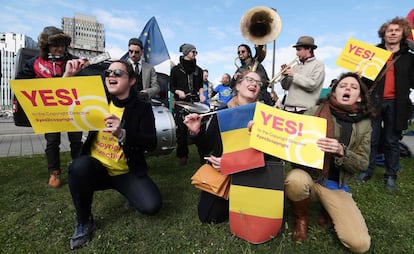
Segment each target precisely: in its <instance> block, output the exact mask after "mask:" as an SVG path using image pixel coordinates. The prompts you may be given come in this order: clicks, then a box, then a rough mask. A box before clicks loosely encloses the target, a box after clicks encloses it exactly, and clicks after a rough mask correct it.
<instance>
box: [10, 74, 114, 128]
mask: <svg viewBox="0 0 414 254" xmlns="http://www.w3.org/2000/svg"><path fill="white" fill-rule="evenodd" d="M10 86H11V88H12V89H13V92H14V94H15V95H16V98H17V100H18V101H19V103H20V105H21V106H22V107H23V110H24V111H25V113H26V115H27V117H28V119H29V121H30V123H31V125H32V127H33V130H34V132H35V133H37V134H40V133H50V132H68V131H89V130H102V129H104V128H105V121H104V118H105V116H107V115H108V114H109V106H108V101H107V99H106V95H105V90H104V87H103V84H102V79H101V77H100V76H86V77H85V76H83V77H68V78H37V79H19V80H10Z"/></svg>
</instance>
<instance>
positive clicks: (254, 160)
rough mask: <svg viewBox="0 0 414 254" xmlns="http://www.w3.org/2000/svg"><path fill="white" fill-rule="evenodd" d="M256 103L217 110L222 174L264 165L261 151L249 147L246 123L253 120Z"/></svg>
mask: <svg viewBox="0 0 414 254" xmlns="http://www.w3.org/2000/svg"><path fill="white" fill-rule="evenodd" d="M255 108H256V103H251V104H247V105H243V106H239V107H235V108H229V109H222V110H219V111H218V112H217V119H218V122H219V126H220V134H221V140H222V143H223V154H222V156H221V173H222V174H224V175H228V174H232V173H236V172H240V171H244V170H248V169H252V168H258V167H263V166H264V158H263V152H260V151H258V150H256V149H254V148H251V147H250V135H249V132H248V130H247V124H248V122H249V121H250V120H253V115H254V111H255Z"/></svg>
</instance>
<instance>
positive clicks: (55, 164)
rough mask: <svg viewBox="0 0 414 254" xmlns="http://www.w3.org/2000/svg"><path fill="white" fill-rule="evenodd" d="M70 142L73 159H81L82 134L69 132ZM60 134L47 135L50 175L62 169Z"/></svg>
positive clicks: (47, 157) (47, 156) (47, 158)
mask: <svg viewBox="0 0 414 254" xmlns="http://www.w3.org/2000/svg"><path fill="white" fill-rule="evenodd" d="M67 134H68V139H69V142H70V155H71V157H72V160H73V159H76V158H77V157H79V154H80V151H81V147H82V132H68V133H67ZM60 135H61V133H60V132H54V133H45V139H46V149H45V152H46V160H47V169H48V170H49V173H51V172H52V171H53V170H56V169H61V167H60V148H59V146H60Z"/></svg>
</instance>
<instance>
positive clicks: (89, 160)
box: [66, 61, 161, 249]
mask: <svg viewBox="0 0 414 254" xmlns="http://www.w3.org/2000/svg"><path fill="white" fill-rule="evenodd" d="M67 66H68V67H67V69H68V73H67V75H66V76H71V75H74V74H75V73H76V72H77V71H78V66H77V63H76V62H70V63H69V64H68V65H67ZM134 83H135V78H134V71H133V68H132V66H131V65H130V64H129V63H127V62H124V61H115V62H113V63H112V64H111V65H110V66H109V68H108V70H106V71H105V84H106V88H107V91H108V93H109V94H108V101H109V111H110V114H109V115H108V116H107V117H105V119H102V120H103V121H105V126H106V128H105V129H104V130H102V131H91V132H89V135H88V138H87V140H86V141H85V144H84V145H83V147H82V152H81V156H80V157H79V158H77V159H75V160H74V161H73V162H72V164H71V165H70V166H69V189H70V193H71V195H72V199H73V204H74V206H75V209H76V220H77V224H76V227H75V233H74V234H73V236H72V237H71V239H70V248H71V249H75V248H79V247H81V246H83V245H84V244H85V243H87V242H88V241H89V240H90V239H91V237H92V232H93V230H94V227H95V224H94V220H93V216H92V211H91V206H92V198H93V194H94V192H95V191H98V190H105V189H115V190H117V191H118V192H120V193H121V194H122V195H123V196H124V197H125V198H126V199H127V202H128V203H129V205H130V206H131V207H133V208H135V209H136V210H137V211H139V212H140V213H142V214H146V215H153V214H155V213H157V212H158V211H159V210H160V208H161V194H160V191H159V189H158V187H157V186H156V185H155V183H154V182H153V181H152V179H151V178H150V177H149V176H148V175H147V170H148V167H147V163H146V161H145V157H144V152H145V151H151V150H153V149H154V148H155V147H156V142H157V136H156V129H155V118H154V114H153V112H152V106H151V104H150V103H148V102H144V101H141V100H139V99H138V97H137V96H136V95H135V94H134V92H133V89H131V87H132V85H133V84H134Z"/></svg>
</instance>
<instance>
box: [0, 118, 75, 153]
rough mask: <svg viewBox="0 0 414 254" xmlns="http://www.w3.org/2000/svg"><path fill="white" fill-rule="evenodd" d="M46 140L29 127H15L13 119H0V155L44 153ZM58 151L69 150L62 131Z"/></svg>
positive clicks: (65, 136) (66, 138)
mask: <svg viewBox="0 0 414 254" xmlns="http://www.w3.org/2000/svg"><path fill="white" fill-rule="evenodd" d="M45 148H46V140H45V137H44V135H43V134H34V132H33V129H32V128H31V127H17V126H15V125H14V122H13V119H11V118H6V119H4V118H3V119H0V157H13V156H27V155H34V154H44V152H45ZM60 151H62V152H65V151H70V146H69V140H68V137H67V135H66V133H62V136H61V145H60Z"/></svg>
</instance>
